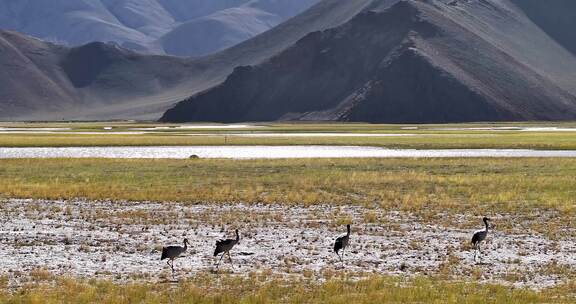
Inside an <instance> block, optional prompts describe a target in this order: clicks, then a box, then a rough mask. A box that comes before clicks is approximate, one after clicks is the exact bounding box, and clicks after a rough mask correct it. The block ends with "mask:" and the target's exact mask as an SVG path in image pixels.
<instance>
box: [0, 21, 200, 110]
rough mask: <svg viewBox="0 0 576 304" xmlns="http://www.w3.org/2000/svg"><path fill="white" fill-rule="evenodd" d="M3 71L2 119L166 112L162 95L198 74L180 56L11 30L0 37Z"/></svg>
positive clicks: (0, 85)
mask: <svg viewBox="0 0 576 304" xmlns="http://www.w3.org/2000/svg"><path fill="white" fill-rule="evenodd" d="M0 66H1V67H2V68H1V69H0V79H2V81H0V118H1V119H4V120H17V119H41V120H43V119H47V120H57V119H83V118H88V117H90V116H91V115H97V113H99V112H103V113H108V114H110V113H114V114H115V115H117V116H116V117H123V116H126V117H139V116H140V115H144V114H148V113H150V112H153V113H157V112H158V111H162V109H165V107H163V108H162V109H156V108H155V106H156V104H158V103H159V104H161V103H162V100H161V98H160V96H162V94H164V92H166V91H169V90H170V89H172V90H174V89H175V88H176V87H177V84H178V83H181V82H183V81H184V80H185V79H188V77H189V76H190V75H191V74H193V73H194V71H195V70H194V67H193V66H191V65H190V64H189V61H187V60H185V59H179V58H176V57H162V56H144V55H140V54H138V53H134V52H132V51H128V50H125V49H121V48H119V47H117V46H115V45H109V44H104V43H101V42H93V43H90V44H87V45H84V46H81V47H77V48H66V47H62V46H58V45H54V44H52V43H47V42H44V41H40V40H38V39H35V38H30V37H27V36H23V35H21V34H18V33H15V32H7V31H2V32H0ZM188 85H189V84H188ZM186 92H189V91H186ZM181 96H185V95H181ZM174 98H177V96H176V97H174ZM126 109H127V111H126ZM108 114H105V115H104V116H99V117H98V118H100V117H101V118H102V119H105V118H107V117H108ZM155 115H156V114H155Z"/></svg>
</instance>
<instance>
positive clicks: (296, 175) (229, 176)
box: [0, 123, 576, 303]
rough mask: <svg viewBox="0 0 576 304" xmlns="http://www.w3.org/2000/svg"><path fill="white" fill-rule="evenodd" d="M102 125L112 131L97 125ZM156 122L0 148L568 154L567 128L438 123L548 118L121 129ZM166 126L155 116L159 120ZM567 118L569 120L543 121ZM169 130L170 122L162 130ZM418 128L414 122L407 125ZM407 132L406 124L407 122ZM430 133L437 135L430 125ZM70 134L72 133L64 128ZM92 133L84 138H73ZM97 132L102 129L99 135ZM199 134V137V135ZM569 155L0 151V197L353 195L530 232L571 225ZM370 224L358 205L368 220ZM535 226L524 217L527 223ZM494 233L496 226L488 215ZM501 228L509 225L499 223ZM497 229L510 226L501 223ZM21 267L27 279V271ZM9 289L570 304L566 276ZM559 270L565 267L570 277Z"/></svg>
mask: <svg viewBox="0 0 576 304" xmlns="http://www.w3.org/2000/svg"><path fill="white" fill-rule="evenodd" d="M105 126H111V127H113V131H111V132H108V131H104V130H103V128H104V127H105ZM156 126H159V125H156V124H134V123H73V124H69V123H59V124H11V123H7V124H0V127H8V128H70V130H69V131H67V132H55V133H45V134H30V133H28V134H15V133H12V134H11V133H3V134H0V147H29V146H138V145H295V144H316V145H370V146H385V147H390V148H419V149H429V148H436V149H439V148H529V149H576V132H548V131H545V132H541V131H540V132H526V131H521V130H504V131H503V130H499V131H491V130H454V129H452V130H450V129H451V128H479V127H480V128H482V127H509V126H529V127H548V126H551V125H549V124H538V123H528V124H516V123H514V124H466V125H438V126H434V125H427V126H409V125H404V126H396V125H394V126H392V125H377V126H375V125H362V124H353V125H322V124H320V125H283V124H279V125H265V126H259V127H249V128H244V129H242V130H222V129H218V128H214V129H191V130H188V129H187V130H182V129H178V128H169V129H161V130H157V131H152V132H148V131H146V133H145V134H114V133H117V132H132V131H134V130H132V129H134V128H153V127H156ZM162 126H164V127H166V125H162ZM552 126H556V127H575V126H576V124H574V123H565V124H553V125H552ZM173 127H176V125H174V126H173ZM415 127H417V129H414V128H415ZM406 128H408V129H406ZM438 128H440V129H441V130H438ZM238 132H248V133H249V132H278V133H307V132H312V133H313V132H318V133H321V132H346V133H386V134H398V133H402V134H416V136H410V137H367V136H364V137H362V136H360V137H329V136H326V137H322V136H320V137H283V136H278V137H261V138H260V137H241V136H233V135H230V134H232V133H238ZM74 133H76V134H74ZM83 133H91V134H83ZM100 133H102V134H100ZM199 134H204V135H201V136H198V135H199ZM575 184H576V159H537V158H529V159H495V158H490V159H314V160H307V159H292V160H242V161H238V160H210V159H197V160H138V159H136V160H119V159H116V160H114V159H12V160H0V203H1V198H47V199H73V198H87V199H111V200H131V201H144V200H146V201H181V202H192V203H193V202H214V203H228V202H249V203H281V204H304V205H311V204H329V205H346V204H357V205H362V206H365V207H369V208H381V209H384V210H401V211H407V212H411V213H413V214H415V215H417V216H421V217H433V218H434V219H435V220H438V216H443V215H447V216H446V217H443V219H444V220H449V217H450V215H456V216H457V215H459V214H468V215H469V214H474V215H478V216H479V215H483V214H486V213H490V214H498V213H503V214H507V213H508V214H509V213H513V214H520V215H522V216H523V218H524V219H526V220H527V221H530V220H531V219H534V218H538V217H539V216H540V215H542V214H547V215H550V214H552V215H553V216H554V217H553V220H542V221H539V222H538V225H537V226H532V227H531V228H532V229H533V230H534V231H538V232H544V233H547V234H548V235H550V236H552V235H553V234H554V233H555V231H557V229H555V227H556V226H563V227H564V228H566V227H569V228H570V229H571V230H570V231H576V230H574V229H573V227H574V221H573V219H574V216H575V215H576V188H575V187H574V185H575ZM368 220H371V219H370V215H369V214H367V221H368ZM530 223H534V222H530ZM499 225H500V226H499V227H498V229H499V230H500V231H506V229H507V227H506V225H507V223H506V222H505V221H501V222H500V223H499ZM509 225H512V224H509ZM508 228H509V227H508ZM32 276H34V274H32ZM36 276H38V277H37V278H36V281H35V282H32V283H30V284H29V285H25V286H22V287H19V288H18V289H13V288H11V287H9V286H8V278H7V277H2V276H0V303H181V302H185V303H239V302H240V303H407V302H409V303H413V302H417V303H574V301H576V300H575V296H576V295H575V293H574V290H576V286H575V285H574V284H576V283H574V278H573V277H572V278H567V280H566V283H564V284H561V285H557V286H556V287H555V288H552V289H543V290H540V291H534V290H529V289H514V288H511V287H507V286H501V285H489V284H477V283H469V282H464V281H450V280H447V279H446V278H441V277H417V278H411V279H409V278H404V277H386V276H378V277H374V278H371V279H367V280H361V281H352V280H348V279H346V278H345V277H336V278H332V279H328V281H327V282H319V281H310V280H307V279H306V278H299V279H295V280H291V281H285V280H282V281H278V280H276V279H271V278H270V277H268V276H260V275H250V276H248V277H244V276H222V277H216V276H214V275H211V274H206V275H201V276H198V277H196V278H192V279H189V281H183V282H181V283H179V284H177V285H169V284H152V283H149V282H136V283H126V284H122V283H117V282H107V281H97V280H87V281H84V280H81V279H77V278H67V279H66V278H64V279H62V278H54V277H50V276H49V275H46V276H42V275H36ZM570 276H572V274H571V275H570Z"/></svg>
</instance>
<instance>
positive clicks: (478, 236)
mask: <svg viewBox="0 0 576 304" xmlns="http://www.w3.org/2000/svg"><path fill="white" fill-rule="evenodd" d="M482 221H483V222H484V226H485V227H484V229H481V230H478V231H476V232H474V235H473V236H472V245H474V261H476V253H477V252H480V255H482V251H481V250H480V243H481V242H482V241H484V240H485V239H486V237H487V236H488V221H490V219H489V218H487V217H484V218H483V219H482Z"/></svg>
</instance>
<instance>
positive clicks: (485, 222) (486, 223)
mask: <svg viewBox="0 0 576 304" xmlns="http://www.w3.org/2000/svg"><path fill="white" fill-rule="evenodd" d="M484 225H485V226H486V229H484V230H486V231H488V221H486V220H484Z"/></svg>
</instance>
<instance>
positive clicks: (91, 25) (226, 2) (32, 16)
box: [0, 0, 318, 56]
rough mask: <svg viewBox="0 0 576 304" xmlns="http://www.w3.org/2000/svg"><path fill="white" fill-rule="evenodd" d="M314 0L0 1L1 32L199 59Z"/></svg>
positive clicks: (252, 33)
mask: <svg viewBox="0 0 576 304" xmlns="http://www.w3.org/2000/svg"><path fill="white" fill-rule="evenodd" d="M316 1H318V0H194V1H190V0H50V1H46V0H19V1H13V0H0V29H8V30H14V31H18V32H22V33H25V34H28V35H32V36H34V37H38V38H40V39H43V40H47V41H51V42H55V43H59V44H64V45H68V46H80V45H83V44H87V43H90V42H95V41H100V42H114V43H117V44H118V45H119V46H122V47H124V48H128V49H132V50H135V51H138V52H143V53H150V54H169V55H179V56H200V55H205V54H210V53H213V52H215V51H218V50H221V49H224V48H226V47H230V46H232V45H234V44H237V43H239V42H242V41H244V40H246V39H249V38H251V37H253V36H255V35H257V34H260V33H262V32H264V31H266V30H269V29H270V28H272V27H274V26H276V25H278V24H279V23H281V22H283V21H284V20H286V19H288V18H290V17H292V16H294V15H296V14H298V13H300V12H301V11H303V10H305V9H306V8H308V7H310V6H311V5H312V4H314V3H315V2H316Z"/></svg>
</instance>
